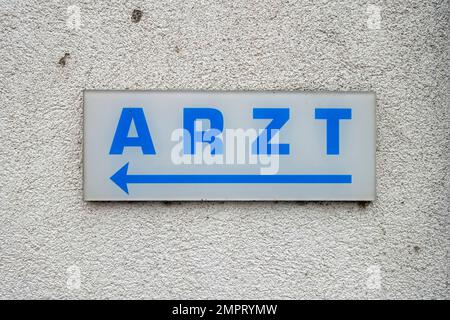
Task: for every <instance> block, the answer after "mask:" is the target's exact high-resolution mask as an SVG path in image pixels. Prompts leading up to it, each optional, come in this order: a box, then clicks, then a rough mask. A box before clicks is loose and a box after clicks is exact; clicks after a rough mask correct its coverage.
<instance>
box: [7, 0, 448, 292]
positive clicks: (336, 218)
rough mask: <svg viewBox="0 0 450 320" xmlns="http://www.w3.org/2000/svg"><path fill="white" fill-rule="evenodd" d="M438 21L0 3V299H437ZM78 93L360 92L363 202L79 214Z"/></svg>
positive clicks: (440, 257) (208, 5) (432, 7)
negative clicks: (368, 106) (371, 108)
mask: <svg viewBox="0 0 450 320" xmlns="http://www.w3.org/2000/svg"><path fill="white" fill-rule="evenodd" d="M71 6H75V7H71ZM377 8H378V9H377ZM448 8H449V7H448V2H447V1H423V0H411V1H406V0H404V1H393V0H392V1H387V0H386V1H377V0H371V1H370V2H369V1H363V0H346V1H335V2H334V1H328V0H301V1H298V0H291V1H281V0H258V1H256V0H246V1H206V0H201V1H194V0H174V1H168V2H166V3H163V2H161V1H144V0H142V1H121V0H114V1H78V0H72V1H47V2H43V1H37V0H27V1H24V0H0V57H1V62H0V71H1V76H0V108H1V109H0V136H1V148H0V165H1V170H0V202H1V207H0V298H255V299H257V298H300V299H302V298H338V299H339V298H393V299H395V298H440V299H448V298H450V294H449V287H448V280H449V277H448V274H449V270H448V265H449V263H448V256H447V255H448V248H449V233H448V222H449V219H448V218H449V187H450V186H449V160H450V159H449V139H450V138H449V136H450V132H449V121H450V119H449V109H448V97H449V95H448V90H449V86H448V85H449V77H448V67H449V66H448V45H449V41H448V30H449V12H448ZM134 9H140V10H141V11H142V13H143V14H142V17H141V18H140V17H139V14H136V13H135V14H134V15H133V19H132V12H133V10H134ZM377 10H379V11H380V13H381V16H380V17H381V19H378V15H377V12H378V11H377ZM78 12H79V16H78ZM139 18H140V21H138V20H139ZM79 22H80V24H79ZM66 53H67V54H66ZM86 88H88V89H217V90H236V89H239V90H271V89H277V90H300V91H301V90H373V91H375V92H376V94H377V99H378V100H377V135H378V140H377V179H378V182H377V191H378V198H377V200H376V201H375V202H373V203H353V202H349V203H343V202H298V203H296V202H278V203H276V202H266V203H265V202H206V203H202V202H187V203H185V202H182V203H161V202H153V203H152V202H147V203H144V202H141V203H86V202H84V201H83V200H82V132H83V128H82V119H83V109H82V106H83V101H82V90H83V89H86Z"/></svg>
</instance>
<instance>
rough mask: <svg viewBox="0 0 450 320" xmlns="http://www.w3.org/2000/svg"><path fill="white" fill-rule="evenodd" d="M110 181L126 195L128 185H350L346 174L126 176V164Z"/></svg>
mask: <svg viewBox="0 0 450 320" xmlns="http://www.w3.org/2000/svg"><path fill="white" fill-rule="evenodd" d="M111 180H112V181H113V182H114V183H115V184H116V185H117V186H118V187H119V188H121V189H122V190H123V191H125V192H126V193H127V194H128V184H129V183H149V184H152V183H249V184H252V183H253V184H254V183H314V184H317V183H333V184H334V183H339V184H342V183H352V176H351V175H348V174H275V175H258V174H128V163H126V164H125V165H124V166H123V167H122V168H120V169H119V170H118V171H117V172H116V173H115V174H114V175H112V176H111Z"/></svg>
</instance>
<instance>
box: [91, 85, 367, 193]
mask: <svg viewBox="0 0 450 320" xmlns="http://www.w3.org/2000/svg"><path fill="white" fill-rule="evenodd" d="M84 198H85V200H90V201H109V200H125V201H130V200H365V201H366V200H374V198H375V94H374V93H368V92H363V93H359V92H358V93H357V92H350V93H334V92H329V93H328V92H326V93H325V92H324V93H301V92H269V91H267V92H247V91H243V92H216V91H203V92H199V91H198V92H197V91H180V92H175V91H91V90H86V91H85V92H84Z"/></svg>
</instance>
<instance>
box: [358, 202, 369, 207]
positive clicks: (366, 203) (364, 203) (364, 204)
mask: <svg viewBox="0 0 450 320" xmlns="http://www.w3.org/2000/svg"><path fill="white" fill-rule="evenodd" d="M369 204H370V201H358V206H359V207H360V208H361V209H366V208H367V207H368V206H369Z"/></svg>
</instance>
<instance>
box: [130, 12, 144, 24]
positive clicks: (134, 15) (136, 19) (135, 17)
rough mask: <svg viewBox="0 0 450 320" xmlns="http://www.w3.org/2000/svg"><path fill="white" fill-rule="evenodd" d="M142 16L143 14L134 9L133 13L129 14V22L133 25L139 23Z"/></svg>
mask: <svg viewBox="0 0 450 320" xmlns="http://www.w3.org/2000/svg"><path fill="white" fill-rule="evenodd" d="M143 14H144V13H143V12H142V11H141V10H138V9H134V10H133V13H132V14H131V21H133V22H134V23H138V22H139V21H141V19H142V15H143Z"/></svg>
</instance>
